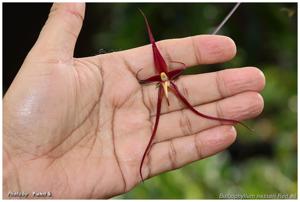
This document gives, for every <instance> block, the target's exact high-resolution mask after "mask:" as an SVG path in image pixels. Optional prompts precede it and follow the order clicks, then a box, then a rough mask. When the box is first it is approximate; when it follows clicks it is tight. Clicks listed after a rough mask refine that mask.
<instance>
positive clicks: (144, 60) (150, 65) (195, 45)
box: [119, 35, 236, 77]
mask: <svg viewBox="0 0 300 202" xmlns="http://www.w3.org/2000/svg"><path fill="white" fill-rule="evenodd" d="M157 46H158V49H159V51H160V52H161V54H162V56H163V57H164V59H165V61H166V63H167V64H168V65H170V61H179V62H183V63H185V65H186V67H189V66H194V65H198V64H212V63H220V62H224V61H227V60H230V59H232V58H233V57H234V56H235V54H236V47H235V44H234V42H233V41H232V39H230V38H229V37H226V36H217V35H198V36H192V37H187V38H181V39H169V40H163V41H159V42H157ZM119 54H120V56H121V57H122V58H123V59H124V60H125V63H126V64H128V66H129V67H130V68H131V70H132V71H133V72H137V71H138V70H140V69H141V68H143V71H141V72H140V75H141V76H142V77H147V76H152V75H153V74H154V73H155V67H154V60H153V53H152V49H151V46H150V45H147V46H142V47H139V48H134V49H130V50H127V51H122V52H119ZM182 67H183V66H182ZM144 70H145V71H144Z"/></svg>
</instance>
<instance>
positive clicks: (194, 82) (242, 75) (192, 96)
mask: <svg viewBox="0 0 300 202" xmlns="http://www.w3.org/2000/svg"><path fill="white" fill-rule="evenodd" d="M176 85H177V86H178V88H179V90H180V92H181V93H182V94H183V95H184V96H185V97H186V98H187V100H188V101H189V102H190V103H191V104H192V105H194V106H195V105H201V104H204V103H208V102H213V101H216V100H219V99H222V98H225V97H229V96H232V95H236V94H238V93H242V92H246V91H255V92H260V91H261V90H262V89H263V88H264V86H265V77H264V75H263V73H262V72H261V71H260V70H259V69H257V68H254V67H245V68H236V69H227V70H222V71H218V72H212V73H205V74H197V75H189V76H182V77H181V78H180V79H178V81H176ZM156 91H157V89H156V88H155V86H153V85H150V86H145V87H144V95H145V96H144V97H145V104H146V105H147V107H148V108H149V109H150V110H151V112H152V113H153V114H154V113H155V109H156V105H155V103H156V99H157V98H156V95H157V93H156ZM169 101H170V103H171V104H170V106H168V105H167V103H166V102H165V100H164V102H163V104H162V113H167V112H169V111H175V110H179V109H182V108H183V107H184V105H182V103H181V102H180V100H178V98H177V97H176V96H175V95H174V94H170V96H169Z"/></svg>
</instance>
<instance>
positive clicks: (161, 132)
mask: <svg viewBox="0 0 300 202" xmlns="http://www.w3.org/2000/svg"><path fill="white" fill-rule="evenodd" d="M263 106H264V101H263V98H262V97H261V95H260V94H258V93H256V92H244V93H241V94H237V95H234V96H232V97H228V98H226V99H222V100H220V101H217V102H213V103H209V104H205V105H201V106H197V107H195V109H196V110H197V111H199V112H202V113H204V114H207V115H211V116H215V117H219V118H226V119H235V120H245V119H249V118H253V117H256V116H258V115H259V114H260V113H261V112H262V110H263ZM151 121H152V122H154V118H152V120H151ZM221 124H222V123H221V122H220V121H214V120H210V119H206V118H203V117H200V116H197V115H196V114H194V113H193V112H192V111H191V110H189V109H184V110H180V111H174V112H171V113H168V114H164V115H162V116H161V117H160V123H159V126H158V129H157V134H156V137H155V139H154V142H161V141H165V140H168V139H172V138H175V137H181V136H188V135H192V134H195V133H198V132H201V131H203V130H206V129H208V128H211V127H215V126H218V125H221Z"/></svg>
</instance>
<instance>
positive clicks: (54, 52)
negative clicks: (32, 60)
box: [31, 3, 85, 60]
mask: <svg viewBox="0 0 300 202" xmlns="http://www.w3.org/2000/svg"><path fill="white" fill-rule="evenodd" d="M84 12H85V4H83V3H54V4H53V6H52V8H51V10H50V14H49V16H48V20H47V22H46V23H45V25H44V27H43V29H42V31H41V33H40V35H39V38H38V40H37V42H36V44H35V45H34V47H33V49H32V51H31V55H35V56H37V55H39V56H43V57H45V55H46V57H50V58H49V59H53V58H55V59H59V60H60V59H62V60H64V59H69V58H70V57H73V52H74V48H75V44H76V40H77V37H78V35H79V32H80V29H81V27H82V22H83V19H84Z"/></svg>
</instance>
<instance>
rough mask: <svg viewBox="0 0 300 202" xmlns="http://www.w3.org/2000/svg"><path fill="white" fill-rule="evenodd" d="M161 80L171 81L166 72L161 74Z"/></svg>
mask: <svg viewBox="0 0 300 202" xmlns="http://www.w3.org/2000/svg"><path fill="white" fill-rule="evenodd" d="M160 79H161V80H162V81H169V78H168V76H167V74H166V73H165V72H162V73H160Z"/></svg>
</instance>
